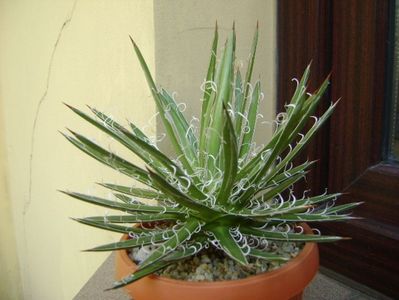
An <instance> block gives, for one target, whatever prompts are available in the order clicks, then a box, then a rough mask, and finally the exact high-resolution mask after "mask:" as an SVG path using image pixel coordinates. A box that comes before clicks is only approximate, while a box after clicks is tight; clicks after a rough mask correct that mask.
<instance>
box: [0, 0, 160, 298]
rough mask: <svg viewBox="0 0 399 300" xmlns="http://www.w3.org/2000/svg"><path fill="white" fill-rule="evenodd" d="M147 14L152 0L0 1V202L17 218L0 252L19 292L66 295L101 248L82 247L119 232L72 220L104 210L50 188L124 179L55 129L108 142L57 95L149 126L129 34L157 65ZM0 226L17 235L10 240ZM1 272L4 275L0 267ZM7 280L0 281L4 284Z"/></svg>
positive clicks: (90, 187) (99, 257) (149, 110)
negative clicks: (92, 250) (16, 268)
mask: <svg viewBox="0 0 399 300" xmlns="http://www.w3.org/2000/svg"><path fill="white" fill-rule="evenodd" d="M152 12H153V7H152V1H146V0H142V1H137V0H135V1H105V0H104V1H67V0H60V1H50V0H49V1H43V0H41V1H28V0H25V1H21V0H20V1H1V2H0V20H1V21H0V22H1V23H0V24H1V25H0V45H1V50H0V92H1V94H0V97H1V105H2V107H1V109H0V112H1V118H2V124H3V126H2V129H4V130H2V131H1V133H2V134H5V135H2V136H1V139H2V144H1V147H2V151H1V152H5V153H4V154H5V155H2V156H1V157H0V161H1V164H0V165H1V168H2V169H1V170H0V172H1V173H5V174H6V176H3V174H1V175H2V176H1V180H2V181H1V183H0V184H1V185H4V178H6V180H7V187H6V189H3V187H2V188H1V190H0V192H1V195H0V198H1V201H2V205H1V208H3V206H5V207H9V208H10V209H9V210H10V211H11V212H12V214H11V215H9V216H8V220H10V219H13V223H12V222H11V221H8V222H7V224H5V226H6V228H7V229H6V230H3V228H2V232H1V233H2V237H1V242H0V248H1V249H2V250H1V252H0V253H1V254H3V253H4V252H6V253H7V252H8V253H9V255H11V254H14V253H15V254H16V256H14V257H13V255H11V256H10V259H12V258H15V257H18V262H19V266H20V279H21V286H23V293H22V294H23V299H35V300H36V299H38V300H46V299H49V300H53V299H72V297H73V296H74V295H75V294H76V293H77V292H78V291H79V289H80V288H81V287H82V285H83V284H84V283H85V282H86V281H87V280H88V278H89V277H90V276H91V275H92V273H93V272H94V271H95V270H96V269H97V267H98V266H99V265H100V264H101V262H102V261H103V260H104V258H105V257H106V255H107V254H106V253H98V254H97V253H96V254H92V253H82V252H80V249H85V248H89V247H92V246H94V245H99V244H101V243H106V242H110V241H113V240H115V239H116V238H117V236H118V235H113V234H111V233H107V232H102V231H99V230H96V229H93V228H90V227H83V226H82V225H79V224H76V223H75V222H73V221H71V220H70V219H69V217H71V216H77V217H79V216H88V215H95V214H100V215H101V214H103V211H104V209H101V208H96V207H94V206H90V205H87V204H84V203H80V202H78V201H76V200H73V199H71V198H68V197H66V196H65V195H62V194H60V193H58V192H56V190H57V189H72V190H76V191H82V192H86V191H95V190H96V192H98V193H99V194H101V193H102V189H101V188H98V187H96V186H95V184H94V182H97V181H101V180H108V181H111V182H120V181H121V180H123V179H124V178H122V177H123V176H115V172H113V171H112V170H109V169H108V168H106V167H103V166H101V165H100V164H99V163H97V162H96V161H94V160H93V159H90V158H89V157H88V156H86V155H85V154H83V153H80V152H78V150H77V149H75V148H74V147H73V146H72V145H70V144H69V143H68V142H67V141H66V140H65V139H64V138H63V137H62V136H61V135H60V134H59V133H58V132H57V131H58V130H64V128H65V127H66V126H68V127H70V128H73V129H77V130H78V131H82V132H84V133H89V134H90V135H91V136H93V137H95V138H96V139H98V140H100V141H103V142H104V144H107V143H108V142H109V140H108V139H105V138H102V137H101V135H100V134H98V130H95V129H93V128H92V127H90V126H89V125H86V124H85V123H84V122H83V121H82V120H81V119H79V118H78V117H77V116H76V115H74V114H73V113H71V112H70V111H68V110H67V109H66V107H64V106H63V105H62V101H66V102H68V103H70V104H72V105H76V106H78V107H80V108H82V109H85V104H91V105H93V106H95V107H97V108H100V109H104V110H105V111H107V112H108V113H110V114H111V115H114V116H118V119H119V120H122V121H124V120H125V118H130V119H131V120H132V121H135V122H136V123H138V124H139V125H145V124H146V123H147V119H148V118H149V117H150V116H151V115H152V114H153V113H154V112H155V107H154V105H153V104H152V101H151V99H150V92H149V90H148V89H147V88H146V86H145V81H144V77H143V75H142V72H141V70H140V67H139V64H138V62H137V59H136V58H135V56H134V54H133V52H132V47H131V44H130V41H129V37H128V36H129V34H132V35H133V36H134V38H135V39H136V41H137V43H138V44H139V45H140V47H141V48H142V49H143V52H144V54H145V56H146V57H147V58H148V60H149V64H150V66H151V68H152V69H154V38H153V36H154V34H153V31H154V30H153V23H154V22H153V19H152V16H153V13H152ZM145 101H147V103H146V104H145V105H144V104H143V103H144V102H145ZM114 148H116V147H114ZM120 151H122V150H120ZM2 154H3V153H2ZM5 168H6V169H5ZM119 178H121V179H119ZM7 190H8V193H6V191H7ZM3 214H4V212H3V210H2V211H1V216H2V215H3ZM1 219H3V218H1ZM2 221H3V220H2ZM1 225H3V224H1ZM3 232H6V233H10V232H12V233H13V234H12V236H9V237H8V238H7V236H4V237H3ZM14 237H15V242H14V241H13V238H14ZM5 241H10V244H8V243H5ZM13 242H14V243H16V246H14V245H13ZM15 265H16V260H15V262H12V266H15ZM8 268H10V267H8ZM0 270H1V271H2V278H3V277H4V276H5V274H4V269H3V266H0ZM7 276H8V275H7ZM18 276H19V275H18V272H13V273H11V274H10V275H9V276H8V278H10V281H11V282H14V284H11V285H10V286H7V287H5V289H13V288H16V289H20V285H19V278H18ZM6 283H7V282H4V281H3V280H1V281H0V286H3V285H5V284H6ZM7 284H10V282H8V283H7ZM2 289H3V288H2ZM0 299H5V298H3V295H0Z"/></svg>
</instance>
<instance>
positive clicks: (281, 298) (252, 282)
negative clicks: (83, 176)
mask: <svg viewBox="0 0 399 300" xmlns="http://www.w3.org/2000/svg"><path fill="white" fill-rule="evenodd" d="M304 227H306V230H305V231H310V229H309V227H307V226H306V225H305V226H304ZM124 239H127V236H126V235H125V236H123V237H122V240H124ZM116 252H117V253H116V278H117V279H121V278H123V277H125V276H126V275H128V274H131V273H132V272H134V271H135V270H136V268H137V266H136V265H135V264H134V263H133V262H132V260H131V259H130V258H129V256H128V254H127V251H126V250H120V251H116ZM318 268H319V252H318V248H317V244H315V243H306V244H305V247H304V248H303V249H302V251H301V252H300V253H299V255H298V256H297V257H295V258H294V259H293V260H291V261H289V262H288V263H286V264H285V265H284V266H282V267H281V268H279V269H277V270H273V271H270V272H266V273H262V274H258V275H253V276H250V277H247V278H245V279H238V280H229V281H216V282H189V281H183V280H175V279H170V278H166V277H161V276H157V275H149V276H147V277H144V278H142V279H140V280H138V281H136V282H135V283H132V284H130V285H128V286H126V287H125V290H126V291H127V293H128V294H129V295H130V296H131V297H133V299H134V300H247V299H250V300H300V299H302V292H303V290H304V288H305V287H306V286H307V285H308V284H309V282H310V281H311V280H312V278H313V277H314V276H315V274H316V272H317V270H318Z"/></svg>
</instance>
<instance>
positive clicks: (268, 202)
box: [64, 28, 359, 288]
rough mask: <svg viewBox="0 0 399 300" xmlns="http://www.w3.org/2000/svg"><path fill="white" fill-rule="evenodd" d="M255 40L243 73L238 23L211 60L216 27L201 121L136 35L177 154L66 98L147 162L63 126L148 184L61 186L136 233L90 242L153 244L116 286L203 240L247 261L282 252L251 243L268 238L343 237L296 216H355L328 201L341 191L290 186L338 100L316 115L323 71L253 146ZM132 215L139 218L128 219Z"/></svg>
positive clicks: (117, 228)
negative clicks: (80, 189) (100, 193)
mask: <svg viewBox="0 0 399 300" xmlns="http://www.w3.org/2000/svg"><path fill="white" fill-rule="evenodd" d="M257 40H258V28H257V29H256V31H255V35H254V39H253V42H252V47H251V53H250V56H249V60H248V67H247V70H246V73H245V76H244V77H242V76H241V74H240V71H239V69H238V68H236V67H235V48H236V45H235V42H236V37H235V32H234V29H233V30H232V32H231V33H230V34H229V37H228V39H227V41H226V43H225V46H224V49H223V51H222V53H221V56H220V60H217V48H218V32H217V28H216V29H215V35H214V39H213V44H212V51H211V57H210V62H209V66H208V71H207V74H206V79H205V82H204V84H203V90H204V94H203V99H202V112H201V118H200V128H199V129H198V130H196V128H195V127H194V126H193V125H192V123H191V122H188V121H187V120H186V119H185V117H184V116H183V114H182V112H181V110H180V109H179V106H178V104H177V103H176V102H175V100H174V99H173V97H172V96H171V94H170V93H168V92H167V91H166V90H165V89H162V88H158V87H157V85H156V84H155V82H154V80H153V78H152V76H151V74H150V72H149V69H148V67H147V65H146V63H145V61H144V58H143V56H142V54H141V52H140V50H139V48H138V47H137V45H136V44H135V43H134V41H133V40H132V43H133V48H134V51H135V52H136V54H137V57H138V60H139V61H140V64H141V67H142V69H143V71H144V74H145V77H146V79H147V82H148V84H149V87H150V90H151V93H152V96H153V98H154V100H155V103H156V106H157V109H158V111H159V117H160V119H161V120H162V122H163V125H164V127H165V130H166V134H167V136H168V137H169V139H170V140H171V142H172V144H173V146H174V150H175V152H176V157H175V158H174V159H171V158H169V157H167V156H166V155H165V154H163V153H162V152H161V151H160V150H159V148H158V147H157V145H156V144H155V143H154V142H153V141H152V140H151V139H150V138H149V137H147V136H146V135H145V134H144V133H143V132H142V131H141V130H140V129H139V128H138V127H137V126H135V125H134V124H130V128H126V127H123V126H122V125H120V124H118V123H117V122H116V121H115V120H113V119H112V118H111V117H109V116H107V115H106V114H104V113H102V112H100V111H98V110H96V109H94V108H90V110H91V112H92V113H93V116H89V115H88V114H86V113H84V112H82V111H81V110H78V109H76V108H73V107H71V106H69V107H70V108H71V109H72V110H73V111H74V112H75V113H77V114H78V115H79V116H80V117H82V118H83V119H84V120H86V121H88V122H89V123H91V124H92V125H94V126H96V127H97V128H98V129H100V130H101V131H103V132H105V133H106V134H107V135H109V136H110V137H111V138H113V139H114V140H116V141H118V142H120V143H121V144H122V145H123V146H125V147H126V148H127V149H129V150H130V151H131V152H133V153H134V154H135V155H136V156H138V157H139V158H140V159H142V160H143V162H144V163H145V165H146V168H145V169H144V168H141V167H139V166H137V165H135V164H134V163H132V162H130V161H128V160H126V159H124V158H122V157H120V156H118V155H117V154H115V153H112V152H110V151H109V150H106V148H104V147H101V146H100V145H98V144H97V143H95V142H93V141H92V140H91V139H89V138H87V137H85V136H83V135H81V134H79V133H76V132H74V131H70V134H64V136H65V137H66V138H67V139H68V140H69V141H70V142H71V143H72V144H73V145H75V146H76V147H77V148H79V149H80V150H82V151H83V152H85V153H86V154H88V155H90V156H91V157H93V158H94V159H96V160H98V161H100V162H101V163H103V164H105V165H107V166H109V167H111V168H113V169H115V170H116V171H118V172H120V173H122V174H124V175H127V176H129V177H131V178H132V180H133V181H137V182H139V183H141V184H142V185H144V186H146V187H145V188H143V187H140V188H138V187H135V185H134V184H133V182H132V185H131V186H121V185H115V184H111V183H109V184H108V183H103V184H102V185H103V186H104V187H105V188H108V189H110V190H112V192H113V193H114V195H115V199H114V200H109V199H103V198H100V197H96V196H93V195H87V194H81V193H77V192H64V193H66V194H68V195H70V196H72V197H74V198H77V199H79V200H82V201H85V202H88V203H91V204H95V205H100V206H103V207H107V208H111V209H113V210H119V211H122V212H123V214H118V215H107V216H93V217H86V218H79V219H75V220H76V221H78V222H80V223H83V224H86V225H90V226H94V227H97V228H100V229H104V230H110V231H114V232H120V233H123V234H128V235H129V236H130V237H132V238H130V239H127V240H123V241H119V242H115V243H112V244H107V245H102V246H98V247H95V248H93V249H90V250H88V251H112V250H120V249H129V248H135V247H142V246H145V245H154V246H155V247H153V248H154V250H153V251H152V252H151V253H150V254H149V255H148V257H147V258H146V259H145V260H144V261H142V262H141V263H140V264H139V266H138V269H137V271H135V272H134V273H133V274H131V275H129V276H127V277H126V278H123V279H122V280H120V281H118V282H116V283H115V284H114V286H113V287H112V288H118V287H121V286H124V285H127V284H129V283H132V282H134V281H136V280H139V279H140V278H142V277H144V276H146V275H149V274H151V273H154V272H156V271H157V270H160V269H162V268H164V267H166V266H167V265H169V264H171V263H173V262H175V261H177V260H181V259H186V258H188V257H190V256H193V255H195V254H196V253H198V252H199V251H201V249H203V248H206V247H216V248H218V249H220V250H222V251H223V252H224V253H225V254H226V255H227V256H228V257H230V258H232V259H234V260H235V261H237V262H238V263H240V264H243V265H246V264H248V257H250V256H254V257H258V258H261V259H265V260H285V259H286V258H284V257H281V256H279V255H277V254H275V253H273V252H268V251H266V250H265V249H263V248H260V247H257V246H256V245H260V244H262V242H265V241H295V242H333V241H337V240H340V239H343V238H342V237H338V236H325V235H320V234H309V233H305V232H304V231H303V230H298V228H300V225H298V224H300V223H301V222H314V221H317V222H324V221H342V220H348V219H351V218H353V217H351V216H350V215H349V214H347V213H346V211H347V210H349V209H352V208H353V207H355V206H356V205H358V204H359V203H350V204H344V205H337V206H336V205H334V200H335V199H336V198H337V197H338V196H339V194H322V195H319V196H312V197H306V196H305V195H304V196H303V197H302V198H300V199H297V198H295V196H294V195H293V193H292V187H293V185H294V184H295V183H297V182H298V181H300V180H301V179H303V178H304V177H305V175H306V173H307V172H308V170H309V168H310V167H311V165H312V164H313V162H311V161H305V162H303V163H302V164H297V165H294V164H293V159H294V158H295V157H296V156H297V155H298V153H299V152H300V151H301V150H302V149H303V148H304V147H305V146H306V145H307V144H308V142H309V141H310V140H311V138H312V137H313V136H314V134H315V133H316V132H317V131H318V129H319V128H320V127H321V126H322V125H323V123H324V122H326V120H327V119H328V118H329V117H330V115H331V114H332V112H333V111H334V108H335V106H336V104H332V105H331V106H330V107H329V108H328V109H327V110H326V111H325V112H324V113H323V114H322V115H321V116H320V117H315V116H314V113H315V109H316V107H317V106H318V104H319V102H320V100H321V98H322V95H323V94H324V92H325V91H326V89H327V86H328V83H329V82H328V79H326V80H325V81H324V82H323V83H322V85H321V86H320V87H319V88H318V89H317V90H316V91H315V92H313V93H309V92H308V91H307V86H306V85H307V81H308V77H309V67H308V68H307V69H306V70H305V72H304V75H303V77H302V78H301V80H300V81H299V82H298V83H297V87H296V90H295V93H294V95H293V96H292V99H291V101H290V103H289V104H287V105H286V106H285V112H283V113H280V114H279V118H277V119H276V122H275V123H276V125H275V128H274V129H273V135H272V137H271V139H270V141H269V142H268V143H267V144H266V145H262V146H261V147H255V143H254V141H253V139H254V131H255V127H256V121H257V116H258V106H259V100H260V98H261V95H262V93H261V87H260V82H259V81H258V82H256V83H254V84H251V79H252V71H253V66H254V60H255V53H256V47H257ZM311 120H312V121H313V122H312V125H310V126H309V125H308V124H309V122H310V121H311ZM138 199H156V200H157V201H158V202H157V203H158V204H157V205H148V204H145V202H143V201H141V200H138ZM135 223H139V224H141V225H142V226H133V224H135ZM148 224H152V226H148ZM154 224H155V225H154ZM157 224H158V225H157ZM159 224H161V225H159Z"/></svg>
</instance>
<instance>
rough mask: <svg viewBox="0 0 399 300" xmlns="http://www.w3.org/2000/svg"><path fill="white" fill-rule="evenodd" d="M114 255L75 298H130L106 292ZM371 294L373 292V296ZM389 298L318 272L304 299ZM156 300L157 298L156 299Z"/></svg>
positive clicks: (122, 294) (120, 292)
mask: <svg viewBox="0 0 399 300" xmlns="http://www.w3.org/2000/svg"><path fill="white" fill-rule="evenodd" d="M113 274H114V255H111V256H110V257H109V258H108V259H107V260H106V261H105V262H104V264H103V265H102V266H101V267H100V268H99V269H98V270H97V272H96V273H95V274H94V275H93V277H92V278H91V279H90V280H89V281H88V282H87V283H86V285H85V286H84V287H83V288H82V289H81V290H80V292H79V293H78V294H77V295H76V297H75V298H74V300H91V299H96V300H128V299H129V297H128V296H127V295H125V294H124V292H123V290H122V289H119V290H116V291H107V292H104V289H105V288H107V287H110V286H111V285H112V282H113V280H114V279H113ZM370 294H373V296H371V295H370ZM373 299H381V300H382V299H383V300H386V299H389V298H386V297H384V296H381V295H378V294H376V293H375V292H372V291H371V292H369V295H368V294H366V293H364V292H361V291H359V290H357V289H354V288H351V287H349V286H347V285H345V284H343V283H341V282H339V281H337V280H334V279H332V278H330V277H328V276H326V275H324V274H322V273H318V274H317V276H316V277H315V278H314V279H313V281H312V282H311V284H310V285H309V286H308V287H307V288H306V290H305V293H304V300H373ZM154 300H156V299H154Z"/></svg>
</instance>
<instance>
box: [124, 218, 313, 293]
mask: <svg viewBox="0 0 399 300" xmlns="http://www.w3.org/2000/svg"><path fill="white" fill-rule="evenodd" d="M301 226H303V227H304V229H305V232H312V230H311V229H310V227H309V226H308V225H307V224H301ZM127 237H128V235H127V234H124V235H123V236H122V239H127ZM314 252H317V243H315V242H307V243H305V246H304V247H303V249H302V250H301V251H300V252H299V254H298V255H297V256H296V257H294V258H293V259H291V260H289V261H288V262H287V263H285V264H284V265H283V266H282V267H279V268H278V269H275V270H272V271H266V272H263V273H260V274H257V275H251V276H248V277H246V278H241V279H233V280H218V281H186V280H180V279H172V278H168V277H163V276H159V275H155V274H151V275H148V276H146V277H147V278H149V279H152V280H158V281H161V282H164V283H166V284H169V285H179V286H182V285H184V286H187V287H198V286H202V287H214V288H220V287H226V286H233V285H234V286H237V285H246V284H248V283H249V282H258V281H264V280H267V279H268V278H273V277H277V276H284V275H283V274H286V273H289V272H290V271H291V270H292V269H295V268H296V267H298V266H299V265H300V264H301V263H302V262H303V261H304V260H306V258H307V257H309V256H311V255H313V254H314ZM117 255H120V258H121V259H122V261H123V262H124V263H125V264H127V265H128V266H129V268H131V269H133V271H134V270H135V269H137V265H136V264H135V263H134V262H133V261H132V260H131V259H130V257H129V255H128V254H127V250H126V249H124V250H118V251H117Z"/></svg>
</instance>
